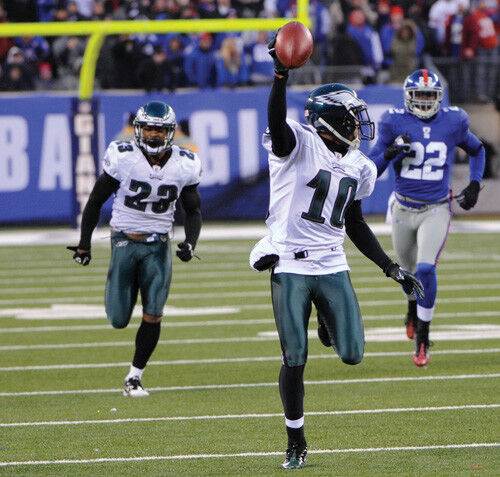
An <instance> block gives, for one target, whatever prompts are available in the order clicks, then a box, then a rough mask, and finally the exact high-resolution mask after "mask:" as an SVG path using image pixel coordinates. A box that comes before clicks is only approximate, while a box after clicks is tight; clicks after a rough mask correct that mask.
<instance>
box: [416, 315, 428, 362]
mask: <svg viewBox="0 0 500 477" xmlns="http://www.w3.org/2000/svg"><path fill="white" fill-rule="evenodd" d="M429 324H430V323H429V322H428V321H422V320H419V319H418V318H417V319H416V336H415V353H414V354H413V363H414V364H415V366H418V367H422V366H425V365H426V364H427V363H428V362H429V359H430V358H429V346H430V342H429Z"/></svg>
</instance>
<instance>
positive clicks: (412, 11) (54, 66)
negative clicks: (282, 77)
mask: <svg viewBox="0 0 500 477" xmlns="http://www.w3.org/2000/svg"><path fill="white" fill-rule="evenodd" d="M469 2H471V3H469ZM499 4H500V1H499V0H437V1H435V2H432V0H417V1H410V0H322V1H319V0H311V2H310V13H311V18H312V22H313V24H312V28H311V30H312V32H313V36H314V41H315V50H314V53H313V57H312V62H313V63H314V64H317V65H320V66H326V65H333V66H339V65H363V77H364V81H365V82H366V83H372V82H376V81H380V78H381V77H382V78H384V77H385V78H386V79H387V80H388V81H390V82H394V83H400V82H401V81H403V80H404V78H405V77H406V75H407V74H408V72H410V71H413V70H414V69H416V68H417V67H418V66H419V65H421V64H422V59H423V57H424V55H429V56H431V57H448V58H451V59H453V58H454V59H455V60H456V61H455V63H454V64H455V65H459V67H457V68H456V70H455V71H454V70H453V68H452V69H451V70H450V71H451V74H452V75H453V74H455V80H456V81H460V82H461V83H463V84H464V85H465V86H466V87H467V86H469V87H472V88H473V89H474V91H475V93H476V99H479V100H484V101H487V100H488V98H489V97H493V96H495V94H496V92H495V88H496V85H498V84H499V80H498V78H497V76H498V74H499V48H498V43H499V33H500V7H499ZM295 15H296V1H295V0H0V23H5V22H49V21H56V22H73V21H82V20H92V21H112V20H139V19H149V20H164V19H196V18H258V17H294V16H295ZM0 30H1V26H0ZM268 40H269V35H268V34H266V33H264V32H260V33H219V34H211V33H208V32H207V33H203V34H201V35H177V34H167V35H153V34H150V35H122V36H112V37H108V38H106V40H105V42H104V45H103V47H102V50H101V56H100V58H99V61H98V68H97V76H96V78H97V81H98V86H100V87H101V88H103V89H110V88H112V89H116V88H119V89H130V88H142V89H146V90H147V91H153V90H163V89H167V90H175V89H176V88H179V87H198V88H212V87H221V86H227V87H235V86H244V85H252V84H262V83H267V82H270V80H271V78H272V72H273V62H272V59H271V58H270V57H269V55H268V53H267V47H266V45H267V42H268ZM85 44H86V38H84V37H78V36H69V37H52V38H49V37H47V38H42V37H38V36H33V37H16V38H0V91H28V90H35V89H36V90H61V89H63V90H72V89H76V88H77V85H78V76H79V72H80V68H81V65H82V62H83V54H84V51H85ZM468 62H469V63H471V64H472V63H474V64H475V65H476V66H475V67H474V69H471V68H469V69H467V68H466V66H467V63H468ZM381 71H382V72H386V74H385V75H380V74H379V73H380V72H381Z"/></svg>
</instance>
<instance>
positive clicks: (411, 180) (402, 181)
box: [370, 69, 485, 366]
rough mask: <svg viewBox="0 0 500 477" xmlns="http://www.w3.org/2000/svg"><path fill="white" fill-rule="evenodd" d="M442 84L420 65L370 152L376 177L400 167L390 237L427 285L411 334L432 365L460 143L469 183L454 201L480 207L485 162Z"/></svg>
mask: <svg viewBox="0 0 500 477" xmlns="http://www.w3.org/2000/svg"><path fill="white" fill-rule="evenodd" d="M442 99H443V87H442V85H441V82H440V81H439V78H438V76H437V75H436V74H435V73H433V72H432V71H429V70H425V69H422V70H417V71H415V72H414V73H412V74H411V75H410V76H408V78H406V80H405V83H404V101H405V107H406V108H405V109H390V110H388V111H386V112H385V113H384V114H383V115H382V118H381V120H380V123H379V138H378V141H377V143H376V145H375V147H374V148H373V149H372V151H371V153H370V156H371V159H372V160H373V161H374V162H375V164H376V165H377V170H378V175H379V176H380V174H382V172H384V170H385V169H386V168H387V166H388V165H389V164H392V166H393V168H394V172H395V186H394V196H395V200H394V202H393V204H392V208H391V212H392V240H393V245H394V249H395V251H396V254H397V256H398V259H399V263H400V264H401V266H402V267H403V268H405V269H406V270H409V271H410V272H412V273H416V275H417V277H418V278H419V279H420V281H421V282H422V284H423V285H424V289H425V297H424V298H422V299H420V298H418V297H415V296H413V295H407V298H408V313H407V315H406V320H405V324H406V332H407V335H408V338H410V339H415V353H414V356H413V362H414V363H415V364H416V365H417V366H425V365H426V364H427V363H428V362H429V324H430V322H431V320H432V315H433V313H434V304H435V301H436V294H437V279H436V265H437V262H438V258H439V254H440V253H441V251H442V250H443V247H444V244H445V241H446V237H447V234H448V230H449V226H450V219H451V208H450V203H451V199H452V196H451V192H450V180H451V170H452V166H453V162H454V157H455V147H457V146H458V147H460V148H461V149H463V150H464V151H465V152H467V154H468V155H469V166H470V183H469V185H468V186H467V187H466V188H465V189H464V190H463V191H462V192H461V193H460V194H459V195H458V196H456V197H455V198H456V199H457V200H458V203H459V205H460V206H461V207H462V208H463V209H465V210H469V209H471V208H472V207H474V206H475V205H476V202H477V199H478V196H479V190H480V183H481V179H482V177H483V171H484V165H485V152H484V147H483V145H482V143H481V141H480V140H479V139H478V138H477V137H476V136H474V134H472V133H471V132H470V130H469V118H468V116H467V113H466V112H465V111H464V110H463V109H461V108H457V107H454V106H449V107H441V101H442Z"/></svg>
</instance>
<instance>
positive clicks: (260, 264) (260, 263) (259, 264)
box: [253, 253, 280, 272]
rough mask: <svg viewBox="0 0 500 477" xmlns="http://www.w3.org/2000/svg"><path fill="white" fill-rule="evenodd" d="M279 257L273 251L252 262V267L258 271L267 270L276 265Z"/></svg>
mask: <svg viewBox="0 0 500 477" xmlns="http://www.w3.org/2000/svg"><path fill="white" fill-rule="evenodd" d="M279 259H280V258H279V256H278V255H276V254H274V253H272V254H270V255H264V256H263V257H261V258H259V259H258V260H257V261H256V262H255V263H254V264H253V268H255V270H258V271H259V272H263V271H264V270H269V269H270V268H272V267H274V266H275V265H276V263H277V262H278V260H279Z"/></svg>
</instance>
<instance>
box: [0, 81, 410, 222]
mask: <svg viewBox="0 0 500 477" xmlns="http://www.w3.org/2000/svg"><path fill="white" fill-rule="evenodd" d="M268 95H269V88H252V89H250V88H249V89H244V90H204V91H196V92H180V93H169V94H160V93H157V94H150V95H144V94H141V95H110V94H101V95H99V96H98V97H97V98H96V100H95V101H93V102H90V103H88V104H87V106H82V105H81V104H80V103H78V102H75V101H74V99H73V98H69V97H59V96H50V97H49V96H40V95H32V96H30V97H26V96H23V97H13V98H10V97H2V98H0V103H1V104H2V108H1V109H0V204H1V211H0V223H50V222H57V223H72V222H75V220H76V218H77V217H78V214H79V213H80V212H81V203H83V202H84V201H85V197H86V196H87V195H88V192H89V190H88V189H89V187H90V186H91V184H92V182H91V181H89V180H88V178H89V177H90V176H92V174H93V171H92V170H90V169H92V168H91V167H90V168H89V165H91V164H92V163H91V161H90V159H89V157H90V156H89V154H90V153H89V152H88V150H89V148H90V151H91V154H92V155H93V157H94V158H95V160H96V162H95V164H94V165H95V167H96V168H97V172H99V169H100V161H101V160H102V157H103V155H104V151H105V148H106V146H107V144H108V143H109V142H110V141H112V140H113V139H115V138H116V137H118V136H119V135H120V134H121V133H123V129H124V127H125V126H126V123H127V120H128V117H129V113H132V112H135V111H137V109H138V108H139V107H140V106H142V105H143V104H145V103H146V102H148V101H150V100H153V99H155V100H162V101H166V102H167V103H168V104H170V105H171V106H172V107H173V108H174V110H175V112H176V115H177V119H178V121H181V120H187V121H188V123H189V127H190V135H191V140H192V141H193V143H194V144H196V146H197V149H198V154H199V156H200V158H201V160H202V163H203V179H202V182H201V184H200V192H201V195H202V198H203V208H204V210H203V213H204V217H205V218H206V219H264V217H265V214H266V211H267V205H268V198H269V191H268V180H267V177H268V175H267V155H266V152H265V150H264V149H263V147H262V146H261V137H262V133H263V132H264V131H265V129H266V126H267V99H268ZM359 95H360V96H361V97H362V98H363V99H365V100H366V101H367V102H368V104H369V107H370V114H371V116H372V118H373V119H374V120H377V119H378V118H379V117H380V115H381V114H382V113H383V111H385V110H386V109H388V108H389V107H394V106H396V107H402V105H403V100H402V91H401V89H399V88H391V87H382V86H374V87H367V88H364V89H362V90H360V91H359ZM307 96H308V91H296V90H290V91H288V96H287V101H288V115H289V117H291V118H293V119H296V120H299V121H304V116H303V107H304V102H305V100H306V98H307ZM82 107H83V108H84V109H85V108H87V109H86V110H85V111H83V109H82V110H81V111H80V109H81V108H82ZM78 108H80V109H78ZM97 108H98V111H97ZM89 118H90V119H91V121H89ZM89 128H91V129H89ZM90 131H92V132H90ZM363 150H364V152H367V147H366V146H363ZM381 179H382V180H379V181H378V185H377V187H376V189H375V192H374V194H373V196H372V197H370V198H369V199H366V200H364V201H363V208H364V211H365V212H366V213H383V212H385V209H386V204H387V197H388V195H389V192H390V191H389V189H390V185H389V182H388V181H387V178H386V177H382V178H381ZM109 213H110V204H109V203H108V204H106V206H105V210H104V214H103V215H105V216H106V214H107V215H109Z"/></svg>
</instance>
